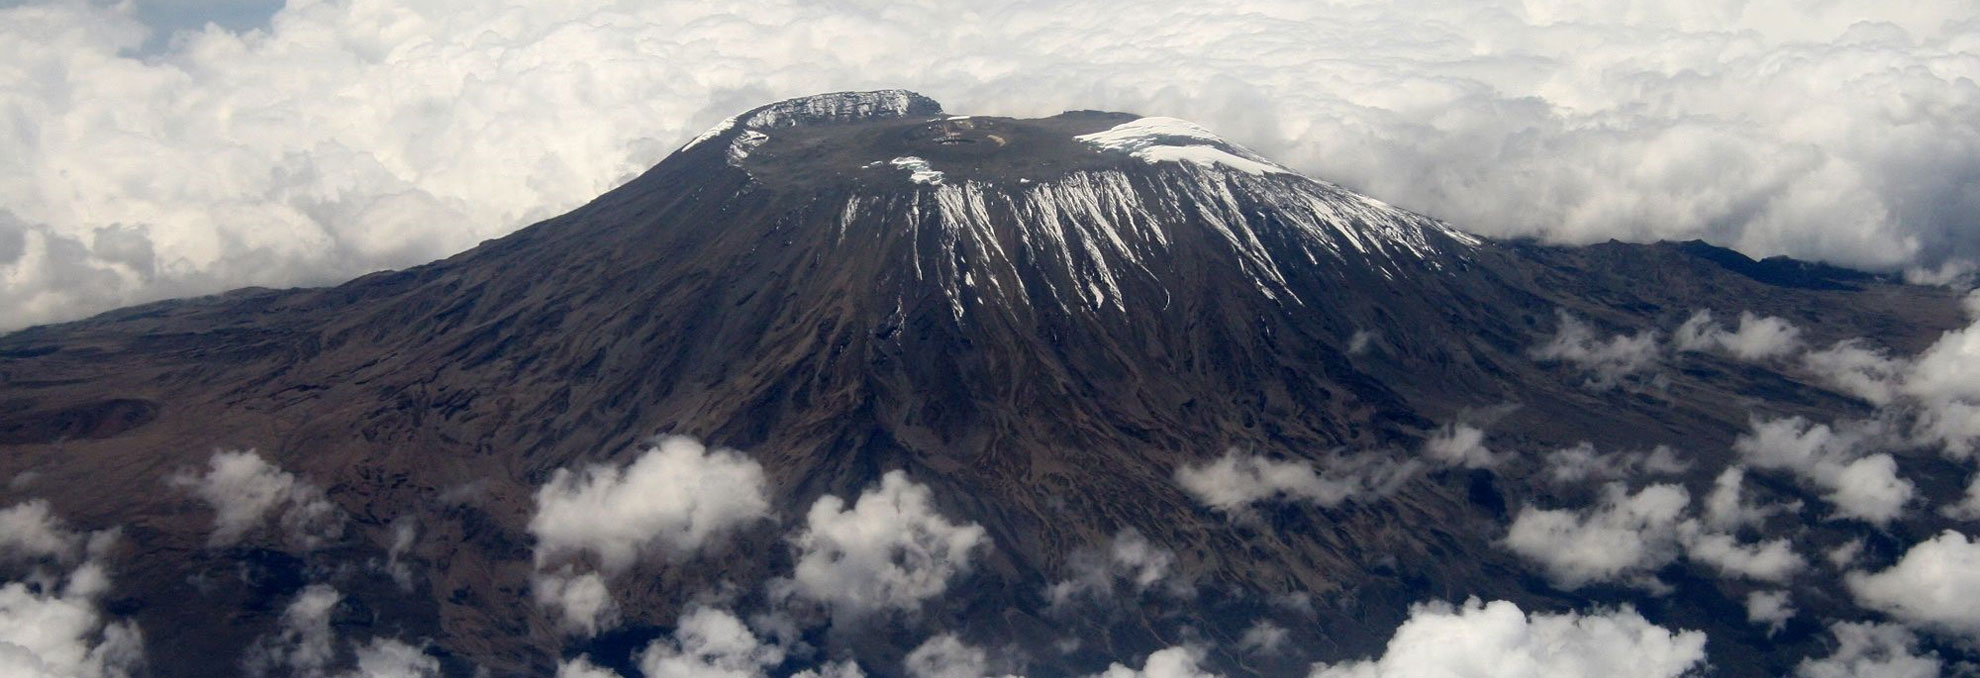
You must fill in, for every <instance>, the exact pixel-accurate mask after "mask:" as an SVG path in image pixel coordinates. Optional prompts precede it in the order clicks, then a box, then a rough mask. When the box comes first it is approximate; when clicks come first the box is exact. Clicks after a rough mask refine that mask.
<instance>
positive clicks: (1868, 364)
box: [1801, 339, 1910, 405]
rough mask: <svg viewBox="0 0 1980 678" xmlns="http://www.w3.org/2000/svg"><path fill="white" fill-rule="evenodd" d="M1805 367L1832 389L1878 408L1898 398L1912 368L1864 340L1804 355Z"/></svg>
mask: <svg viewBox="0 0 1980 678" xmlns="http://www.w3.org/2000/svg"><path fill="white" fill-rule="evenodd" d="M1801 365H1802V368H1803V369H1806V370H1808V371H1809V372H1813V373H1814V374H1815V375H1816V376H1817V377H1818V378H1820V379H1822V380H1823V381H1824V382H1827V383H1828V384H1829V385H1830V386H1833V387H1835V388H1837V389H1840V390H1841V391H1842V392H1844V393H1848V394H1850V395H1853V396H1856V397H1858V398H1862V399H1864V400H1866V401H1869V402H1870V403H1871V404H1874V405H1886V404H1889V403H1890V402H1891V400H1892V399H1893V398H1896V397H1897V393H1898V388H1899V385H1900V383H1901V380H1902V379H1903V378H1904V373H1905V370H1906V369H1908V368H1909V367H1910V365H1909V363H1908V362H1907V361H1905V360H1901V359H1897V358H1892V357H1890V356H1889V355H1888V354H1886V353H1885V352H1884V351H1882V350H1880V349H1877V348H1875V347H1872V346H1871V345H1870V344H1869V342H1866V341H1864V340H1862V339H1846V340H1843V341H1838V342H1836V343H1835V344H1834V345H1831V346H1830V347H1828V348H1825V349H1822V350H1820V351H1809V352H1807V353H1804V354H1802V356H1801Z"/></svg>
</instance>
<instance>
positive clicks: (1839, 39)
mask: <svg viewBox="0 0 1980 678" xmlns="http://www.w3.org/2000/svg"><path fill="white" fill-rule="evenodd" d="M1111 7H1112V5H1110V4H1108V3H1104V2H1098V1H1097V0H1078V1H1075V2H1072V3H1071V4H1066V3H1055V4H1049V5H1040V4H1027V3H1015V2H1012V3H1003V2H999V3H992V4H989V5H983V6H978V7H972V8H970V9H968V10H965V11H960V12H958V11H957V10H955V9H954V8H952V7H949V6H947V5H944V4H941V3H935V2H912V3H889V4H887V5H885V6H884V7H882V6H877V5H869V4H863V3H853V4H824V5H821V4H817V3H803V2H796V1H794V0H777V1H774V2H769V3H762V2H752V3H742V2H735V1H733V0H727V1H718V0H702V1H697V2H688V3H667V4H664V5H655V6H639V7H633V6H626V5H622V4H613V3H607V2H602V1H583V2H569V3H540V4H533V5H513V6H511V5H503V6H500V7H494V6H487V7H484V6H483V5H482V4H480V3H477V2H475V0H416V1H413V2H406V3H400V4H397V5H394V6H393V7H392V8H390V9H389V10H383V9H377V8H374V7H372V6H371V5H364V4H357V5H352V4H343V3H300V4H293V5H289V6H285V7H284V8H282V9H281V10H280V11H279V12H277V13H276V14H275V15H274V16H273V17H272V18H271V19H270V20H269V22H268V23H267V25H265V26H261V27H259V28H258V29H255V30H245V29H243V30H228V29H209V30H203V31H192V32H184V33H180V34H178V35H177V36H176V37H175V38H173V39H171V40H169V41H167V42H166V44H167V45H168V46H167V47H166V48H165V49H163V50H162V51H158V52H155V53H149V54H144V53H141V52H142V47H143V46H144V45H146V44H147V41H148V39H150V40H151V41H152V42H153V43H156V42H158V41H157V39H156V36H148V35H147V34H146V33H147V29H146V27H145V26H144V25H143V24H142V23H141V20H142V19H141V16H146V15H145V14H144V12H143V11H142V8H141V7H137V6H134V5H131V4H100V3H82V2H69V1H65V0H40V1H32V2H27V3H21V4H18V5H14V6H9V7H7V8H6V9H4V10H0V12H4V14H0V45H5V46H6V47H5V48H4V52H0V55H4V56H0V62H4V63H8V64H13V65H15V66H16V68H12V69H8V70H7V71H6V72H5V73H0V111H9V112H10V113H9V114H8V115H7V117H5V118H0V121H3V122H0V125H4V126H5V127H6V128H7V129H8V130H9V133H8V134H4V135H0V157H6V158H10V159H12V160H13V162H11V163H9V166H8V168H7V169H5V170H0V204H6V205H9V206H10V207H11V208H12V209H13V210H14V211H15V212H16V214H17V215H18V219H19V220H20V221H22V222H25V223H32V224H37V226H36V227H35V228H36V229H37V230H36V231H35V233H33V234H27V235H23V236H20V237H15V238H12V239H11V240H10V239H9V236H5V235H0V262H4V261H5V260H6V258H7V254H8V252H9V251H18V252H20V254H18V255H15V256H14V257H13V258H14V259H15V261H14V262H13V263H0V278H4V279H5V280H6V286H5V287H4V288H0V289H4V292H0V295H4V296H0V304H4V305H5V307H7V308H9V309H19V310H20V313H19V314H15V315H10V316H9V318H8V320H9V322H11V323H14V324H20V323H28V322H40V321H46V320H53V319H59V318H70V317H75V316H77V315H78V314H83V313H88V312H92V311H98V310H103V309H105V308H107V307H109V306H110V305H114V304H125V303H131V302H135V301H142V300H146V299H152V298H157V297H159V296H161V295H168V294H182V293H197V292H213V291H218V290H220V289H223V288H227V287H232V286H239V285H245V284H261V285H271V286H280V285H287V284H294V283H315V282H325V281H330V280H336V279H341V278H347V277H350V276H352V275H354V274H357V273H361V272H364V271H368V270H373V269H376V268H379V267H385V266H403V265H407V264H411V263H416V262H419V261H422V260H426V259H431V258H436V257H439V256H442V255H445V254H448V253H451V252H454V251H458V250H460V249H462V248H464V247H467V246H470V245H472V244H474V243H476V242H478V241H479V240H481V239H483V238H487V237H491V236H495V235H500V234H502V233H505V232H507V231H509V230H512V229H514V228H516V227H517V226H520V225H522V224H525V223H528V222H530V221H533V220H536V219H540V218H543V217H546V216H549V215H551V214H555V213H557V212H558V211H561V210H564V209H567V208H570V207H573V206H575V205H577V204H579V203H581V202H582V201H584V200H587V199H589V198H590V197H592V196H593V195H596V194H597V193H599V192H600V191H602V190H604V189H606V188H608V187H610V186H612V185H613V184H615V183H617V182H619V181H622V180H624V179H625V178H626V177H628V176H630V175H631V174H633V173H635V172H637V171H639V170H640V169H642V168H644V167H645V166H647V165H649V164H651V163H653V162H654V161H657V160H658V159H660V157H662V156H663V155H664V154H665V153H667V152H668V151H671V150H672V149H673V148H675V147H676V146H678V145H679V144H680V143H681V142H683V141H685V140H687V139H688V138H690V137H691V136H693V135H694V134H695V133H696V132H698V131H700V130H701V129H702V128H705V127H706V126H708V125H709V124H712V123H714V122H715V121H717V120H719V119H721V118H722V117H725V116H727V115H731V114H734V113H736V112H739V111H740V110H742V109H744V108H747V107H749V106H751V105H754V104H757V103H762V102H766V101H769V100H774V99H778V98H783V97H788V96H795V95H803V94H810V93H814V92H818V91H821V90H835V89H853V88H871V87H876V86H902V87H911V88H917V89H921V90H924V91H925V92H926V93H928V94H931V95H934V96H936V97H937V98H940V99H944V100H945V101H946V102H947V103H949V104H950V105H951V108H953V109H955V110H958V111H963V112H974V113H982V114H1016V115H1037V114H1049V113H1055V112H1058V111H1060V110H1065V109H1075V108H1111V109H1128V110H1134V111H1139V112H1143V113H1147V114H1161V115H1173V116H1177V117H1183V118H1189V119H1193V120H1196V121H1197V122H1200V123H1202V124H1204V125H1206V126H1208V127H1210V128H1212V129H1215V130H1217V131H1219V132H1222V133H1224V134H1226V135H1228V136H1231V137H1233V138H1234V139H1235V140H1236V141H1239V142H1241V143H1244V144H1245V145H1247V146H1250V147H1252V148H1258V149H1266V150H1267V151H1268V153H1267V154H1268V155H1271V156H1274V157H1275V159H1278V160H1282V161H1284V162H1286V163H1288V164H1290V165H1292V166H1294V167H1297V168H1300V169H1302V170H1306V171H1310V172H1313V173H1316V174H1318V175H1320V176H1322V177H1324V178H1329V179H1333V180H1336V181H1340V182H1342V183H1344V184H1346V185H1348V186H1353V187H1357V188H1360V189H1363V190H1365V191H1367V192H1369V193H1371V194H1373V195H1376V196H1378V197H1381V198H1383V199H1385V200H1387V201H1390V202H1393V203H1396V204H1399V205H1403V206H1407V207H1410V208H1413V209H1417V210H1419V211H1423V212H1426V213H1429V214H1432V215H1436V216H1438V217H1442V218H1445V219H1448V220H1450V221H1452V222H1454V223H1457V224H1460V225H1463V226H1464V227H1466V228H1468V229H1472V230H1475V231H1478V232H1481V233H1486V234H1491V235H1501V236H1516V235H1544V236H1546V237H1548V238H1551V239H1554V240H1559V241H1567V242H1582V243H1586V242H1599V241H1601V240H1604V239H1607V238H1611V237H1617V238H1623V239H1629V240H1643V239H1651V238H1678V239H1683V238H1692V237H1705V238H1709V239H1712V240H1714V241H1717V242H1720V243H1723V244H1727V245H1731V246H1735V247H1739V248H1741V249H1742V250H1744V251H1746V252H1748V253H1750V254H1755V255H1768V254H1777V253H1787V254H1794V255H1799V256H1803V257H1817V258H1829V259H1834V260H1837V261H1841V262H1844V263H1851V264H1861V265H1873V266H1895V265H1903V264H1917V265H1919V266H1921V267H1925V268H1932V267H1936V265H1937V264H1938V263H1939V262H1940V260H1943V259H1946V258H1949V257H1965V258H1974V257H1975V254H1976V249H1980V236H1976V235H1974V233H1973V229H1971V228H1970V227H1971V225H1972V223H1973V215H1974V214H1975V212H1976V210H1977V209H1980V208H1977V207H1976V205H1980V189H1976V188H1975V187H1974V185H1973V182H1971V181H1966V180H1965V178H1967V177H1971V176H1973V175H1974V173H1975V170H1976V165H1980V129H1977V128H1976V125H1980V123H1975V122H1973V121H1975V120H1980V110H1976V109H1980V92H1976V90H1980V85H1975V84H1974V83H1975V82H1976V81H1980V77H1976V75H1980V73H1977V72H1980V66H1976V65H1974V60H1973V59H1972V58H1971V55H1972V54H1973V52H1974V51H1975V50H1976V48H1975V47H1974V46H1973V41H1972V40H1971V37H1970V36H1971V34H1972V29H1971V26H1972V25H1974V22H1975V16H1976V12H1977V11H1980V10H1976V9H1975V8H1974V7H1973V6H1972V5H1971V3H1966V2H1959V1H1957V0H1935V1H1932V2H1923V3H1899V4H1893V3H1876V2H1868V1H1867V0H1852V1H1844V2H1834V3H1827V4H1824V5H1822V6H1821V7H1819V8H1816V9H1809V8H1807V7H1804V6H1803V5H1801V4H1798V3H1792V2H1787V0H1764V1H1762V2H1740V1H1737V0H1707V1H1705V2H1698V3H1688V4H1686V5H1684V6H1683V7H1684V8H1683V9H1669V8H1666V7H1663V6H1653V5H1650V4H1645V3H1628V6H1627V7H1621V6H1604V7H1602V8H1601V9H1600V10H1582V9H1577V8H1567V7H1563V6H1561V5H1558V4H1554V3H1545V4H1536V3H1518V2H1509V1H1494V2H1482V3H1466V2H1429V3H1408V4H1403V5H1391V4H1383V3H1361V2H1346V1H1343V2H1324V3H1319V4H1313V3H1300V2H1292V1H1290V0H1244V1H1238V2H1225V3H1217V4H1211V5H1205V4H1201V3H1195V4H1192V3H1182V2H1174V3H1170V4H1165V5H1159V6H1152V7H1149V8H1146V11H1143V12H1137V13H1136V15H1135V16H1133V17H1125V18H1123V17H1120V16H1117V15H1116V14H1115V13H1111V12H1108V11H1107V10H1108V9H1110V8H1111ZM168 25H173V24H168ZM103 228H123V229H132V230H133V231H135V232H137V233H141V234H143V240H144V241H146V242H148V243H149V245H150V247H149V256H148V257H144V256H137V255H134V251H135V250H138V249H139V248H133V247H128V246H115V247H112V246H105V247H103V248H101V250H100V251H99V249H98V248H97V247H96V243H95V236H94V234H95V232H96V231H97V230H98V229H103ZM15 243H18V244H15ZM132 261H136V262H137V263H138V265H133V264H132V263H130V262H132ZM50 271H68V272H70V273H65V274H64V275H71V274H75V275H82V276H83V277H87V278H94V279H95V281H93V282H91V284H88V285H84V286H80V287H71V286H66V285H64V284H63V282H62V281H61V280H59V279H58V278H59V276H57V275H55V274H51V273H50ZM147 271H148V272H147Z"/></svg>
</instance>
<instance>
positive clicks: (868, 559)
mask: <svg viewBox="0 0 1980 678" xmlns="http://www.w3.org/2000/svg"><path fill="white" fill-rule="evenodd" d="M793 543H794V544H795V545H796V546H797V549H798V562H797V567H796V570H795V572H793V573H792V576H791V578H790V579H788V580H783V581H780V582H778V586H779V587H780V588H785V589H787V590H788V591H789V592H790V593H794V594H796V595H798V596H801V597H803V598H806V599H809V600H814V601H818V602H821V603H825V604H827V605H829V606H830V607H831V608H832V610H833V612H834V614H836V615H850V616H859V615H864V614H868V613H872V612H877V611H883V610H901V611H913V610H916V609H918V608H920V606H921V603H922V602H923V601H926V600H928V599H930V598H934V597H936V596H939V595H942V594H943V593H944V592H946V591H947V590H948V588H949V584H950V583H951V582H952V581H953V580H955V579H957V578H959V577H961V576H962V575H965V574H968V573H969V572H970V571H971V569H972V568H973V564H972V562H971V558H972V557H973V556H974V555H975V554H976V553H977V552H978V551H980V550H983V549H987V548H989V547H990V537H989V536H988V535H987V534H985V532H984V530H983V528H982V527H980V526H978V525H976V524H975V523H966V524H961V525H958V524H956V523H953V522H950V521H949V519H948V518H945V517H943V516H942V514H941V513H939V512H938V511H937V510H936V509H935V504H934V493H933V492H932V491H930V490H929V489H928V487H927V486H926V485H922V484H919V483H916V482H914V481H912V480H909V479H908V477H907V474H906V473H904V472H901V471H890V472H888V473H887V474H886V475H885V476H882V477H881V479H880V485H879V487H875V488H871V489H868V490H867V491H865V492H863V493H861V494H860V496H859V499H858V501H856V502H854V503H853V505H852V506H851V507H847V505H846V501H845V500H844V499H841V498H839V497H838V496H835V495H826V496H824V497H820V498H819V499H818V501H817V502H815V503H813V504H812V505H811V510H810V512H808V513H807V514H806V515H805V528H804V531H803V532H801V533H800V534H798V535H797V536H796V537H795V538H794V539H793Z"/></svg>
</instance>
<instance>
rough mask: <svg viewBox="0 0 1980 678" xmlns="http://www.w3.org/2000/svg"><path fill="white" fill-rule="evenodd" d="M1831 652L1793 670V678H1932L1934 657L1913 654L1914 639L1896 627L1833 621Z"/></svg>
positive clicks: (1935, 664) (1935, 672)
mask: <svg viewBox="0 0 1980 678" xmlns="http://www.w3.org/2000/svg"><path fill="white" fill-rule="evenodd" d="M1829 632H1830V633H1831V634H1833V635H1835V637H1836V650H1835V652H1834V653H1832V654H1830V655H1829V656H1827V657H1823V658H1821V659H1816V658H1813V657H1811V658H1808V659H1804V660H1802V661H1801V664H1800V665H1798V666H1796V667H1795V669H1794V675H1795V676H1796V678H1934V677H1935V676H1938V675H1940V673H1939V657H1938V655H1937V654H1933V653H1926V654H1923V655H1919V654H1914V653H1915V652H1916V651H1917V646H1918V638H1917V637H1916V636H1914V635H1912V633H1911V630H1910V629H1906V628H1904V627H1902V626H1898V625H1896V624H1859V623H1852V622H1836V623H1834V624H1831V625H1830V626H1829Z"/></svg>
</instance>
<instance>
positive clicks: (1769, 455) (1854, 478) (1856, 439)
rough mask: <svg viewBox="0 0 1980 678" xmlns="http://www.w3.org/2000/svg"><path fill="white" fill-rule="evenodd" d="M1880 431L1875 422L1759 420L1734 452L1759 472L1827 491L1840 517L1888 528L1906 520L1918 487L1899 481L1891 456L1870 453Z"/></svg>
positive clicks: (1825, 495)
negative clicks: (1785, 475)
mask: <svg viewBox="0 0 1980 678" xmlns="http://www.w3.org/2000/svg"><path fill="white" fill-rule="evenodd" d="M1879 428H1880V427H1879V426H1878V425H1877V424H1875V423H1874V422H1848V423H1845V424H1840V425H1837V426H1830V425H1829V424H1822V423H1816V422H1811V421H1808V420H1807V419H1803V418H1801V417H1788V418H1785V419H1755V420H1754V421H1753V422H1752V427H1751V430H1750V431H1749V432H1747V433H1744V434H1741V435H1740V436H1739V438H1737V439H1735V440H1734V441H1733V449H1735V450H1737V451H1738V452H1739V453H1740V455H1741V457H1742V458H1743V459H1745V460H1746V463H1748V464H1751V465H1752V466H1754V467H1755V468H1764V469H1782V470H1787V471H1791V472H1793V473H1794V474H1795V475H1797V476H1800V477H1801V478H1803V479H1805V480H1807V481H1808V482H1811V483H1813V484H1815V485H1817V486H1819V487H1821V488H1823V489H1824V490H1827V493H1825V494H1824V495H1823V496H1822V498H1823V499H1824V500H1826V501H1828V502H1829V503H1831V504H1833V505H1835V507H1836V513H1837V515H1839V516H1841V517H1846V518H1857V519H1861V520H1864V521H1868V522H1871V523H1875V524H1878V525H1883V524H1886V523H1889V522H1890V521H1892V520H1895V519H1897V518H1898V517H1899V516H1901V515H1903V513H1904V508H1905V505H1906V504H1908V503H1910V502H1911V499H1912V494H1913V488H1914V486H1913V485H1912V483H1911V481H1909V480H1905V479H1904V478H1901V477H1899V476H1898V475H1897V460H1895V459H1893V458H1891V455H1889V454H1883V453H1878V454H1868V453H1867V450H1866V448H1867V447H1869V446H1870V445H1871V444H1873V443H1874V442H1875V441H1876V440H1877V439H1878V438H1879V437H1880V436H1881V435H1882V433H1881V431H1880V430H1878V429H1879Z"/></svg>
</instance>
